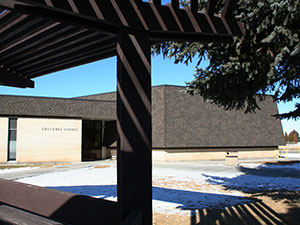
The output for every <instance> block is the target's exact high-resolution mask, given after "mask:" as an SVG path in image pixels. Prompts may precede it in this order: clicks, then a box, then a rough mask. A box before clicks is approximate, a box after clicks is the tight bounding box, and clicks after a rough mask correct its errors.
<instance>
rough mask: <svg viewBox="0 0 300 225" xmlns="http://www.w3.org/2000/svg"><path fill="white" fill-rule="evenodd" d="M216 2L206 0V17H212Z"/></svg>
mask: <svg viewBox="0 0 300 225" xmlns="http://www.w3.org/2000/svg"><path fill="white" fill-rule="evenodd" d="M217 1H218V0H208V2H207V6H206V12H207V14H208V15H210V16H213V15H214V14H215V10H216V4H217Z"/></svg>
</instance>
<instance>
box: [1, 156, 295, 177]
mask: <svg viewBox="0 0 300 225" xmlns="http://www.w3.org/2000/svg"><path fill="white" fill-rule="evenodd" d="M281 161H283V160H281ZM273 162H274V160H273ZM116 163H117V161H116V160H99V161H90V162H77V163H57V164H50V163H46V164H36V165H34V164H29V165H28V166H29V167H30V166H33V167H32V168H30V169H26V170H22V169H20V170H19V171H18V170H15V169H12V170H11V172H9V170H7V171H5V173H1V170H0V178H3V179H9V180H16V179H20V178H25V177H32V176H38V175H41V174H46V173H53V172H61V171H67V170H73V169H80V168H87V167H94V166H115V167H116ZM244 163H249V162H241V164H240V166H237V167H235V166H226V165H225V161H206V162H202V161H194V162H153V171H155V169H156V168H157V169H159V168H170V169H172V170H180V171H198V172H199V174H201V173H204V174H211V175H218V174H224V173H225V174H227V175H230V174H232V175H234V174H237V172H238V173H243V174H251V175H256V176H265V177H294V178H300V170H295V169H292V168H291V169H288V168H285V169H282V168H274V167H273V166H269V167H268V166H264V167H257V168H253V169H252V168H245V167H243V164H244ZM250 163H261V162H259V161H251V162H250ZM298 163H299V162H298ZM2 165H5V166H8V165H7V164H2ZM14 165H15V166H16V165H19V164H14ZM14 165H11V166H12V167H13V166H14ZM21 165H22V164H21ZM24 166H25V165H24ZM0 167H1V164H0Z"/></svg>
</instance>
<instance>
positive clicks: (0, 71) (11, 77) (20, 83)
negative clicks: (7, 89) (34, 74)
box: [0, 67, 34, 88]
mask: <svg viewBox="0 0 300 225" xmlns="http://www.w3.org/2000/svg"><path fill="white" fill-rule="evenodd" d="M0 85H4V86H11V87H19V88H34V81H32V80H30V79H28V78H26V77H23V76H20V75H18V74H15V73H13V72H11V71H10V70H7V69H5V68H3V67H0Z"/></svg>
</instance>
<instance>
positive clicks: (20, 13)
mask: <svg viewBox="0 0 300 225" xmlns="http://www.w3.org/2000/svg"><path fill="white" fill-rule="evenodd" d="M217 2H218V1H217V0H208V4H207V7H206V9H204V10H202V11H200V10H199V9H198V0H191V7H186V8H181V7H180V6H179V0H172V1H171V3H170V4H168V5H162V4H161V0H152V1H149V2H144V1H142V0H0V85H7V86H15V87H22V88H26V87H34V81H32V79H33V78H36V77H39V76H43V75H46V74H49V73H53V72H55V71H60V70H64V69H67V68H71V67H75V66H78V65H82V64H86V63H89V62H93V61H97V60H101V59H104V58H107V57H111V56H115V55H116V56H117V93H118V95H117V129H118V135H119V138H118V157H117V160H118V162H117V166H118V169H117V173H118V181H117V182H118V203H117V206H116V208H117V210H116V211H117V213H116V211H114V210H112V212H113V213H112V214H114V213H116V214H117V215H115V217H117V218H118V219H117V220H115V219H113V220H111V221H109V219H107V218H108V217H107V216H106V215H107V213H108V214H109V212H108V210H109V209H110V208H109V207H108V208H109V209H108V208H107V209H106V210H102V211H101V210H99V212H97V213H98V217H99V220H98V221H94V222H95V224H102V223H103V224H116V223H117V224H121V223H124V224H125V223H127V222H126V221H128V218H131V219H132V220H131V222H132V223H131V224H148V225H149V224H152V172H151V171H152V164H151V150H152V140H151V136H152V135H151V62H150V60H151V45H152V44H154V43H159V42H162V41H167V40H174V41H198V42H201V41H206V42H226V41H231V40H232V38H233V36H239V35H241V34H242V32H243V25H242V24H241V23H239V22H236V21H234V20H233V19H232V10H233V8H234V7H233V5H234V1H233V0H226V1H225V4H224V8H223V11H222V13H221V14H216V12H215V8H216V3H217ZM10 187H11V186H10ZM1 192H3V189H1ZM4 192H5V191H4ZM36 192H38V191H36ZM20 194H22V193H20ZM3 195H4V194H2V195H1V193H0V202H1V201H4V200H3V198H4V197H3ZM7 201H9V200H7ZM99 201H100V200H99ZM97 204H98V203H97ZM97 204H91V205H93V207H96V205H97ZM101 204H103V205H105V201H101ZM14 206H15V207H18V208H22V207H21V206H19V205H18V204H17V203H16V204H15V205H14ZM26 210H28V211H31V209H30V208H27V209H26ZM32 211H33V212H34V210H32ZM34 213H37V212H34ZM37 214H38V213H37ZM66 214H67V212H66V213H65V215H66ZM104 214H106V215H104ZM44 216H45V215H44ZM46 216H49V215H46ZM60 219H62V220H63V219H64V218H63V216H62V217H60ZM65 221H66V222H69V223H72V224H73V223H76V222H75V221H72V220H70V219H69V220H67V219H66V220H65ZM113 221H117V222H113ZM134 221H135V222H134ZM78 224H80V223H78ZM88 224H91V223H88Z"/></svg>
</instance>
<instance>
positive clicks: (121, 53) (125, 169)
mask: <svg viewBox="0 0 300 225" xmlns="http://www.w3.org/2000/svg"><path fill="white" fill-rule="evenodd" d="M118 37H119V41H118V44H117V60H118V62H117V73H118V75H117V80H118V81H117V94H118V96H117V130H118V136H119V138H118V155H117V157H118V169H117V170H118V203H119V213H120V214H119V219H120V220H119V222H122V221H123V220H124V219H125V218H126V216H128V214H129V213H130V212H131V211H132V210H135V209H138V210H140V211H141V212H142V217H143V222H142V224H144V225H151V224H152V155H151V151H152V121H151V53H150V48H151V44H150V40H149V33H148V32H140V33H137V32H135V33H134V34H130V33H128V32H126V31H123V30H122V31H120V32H119V36H118Z"/></svg>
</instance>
